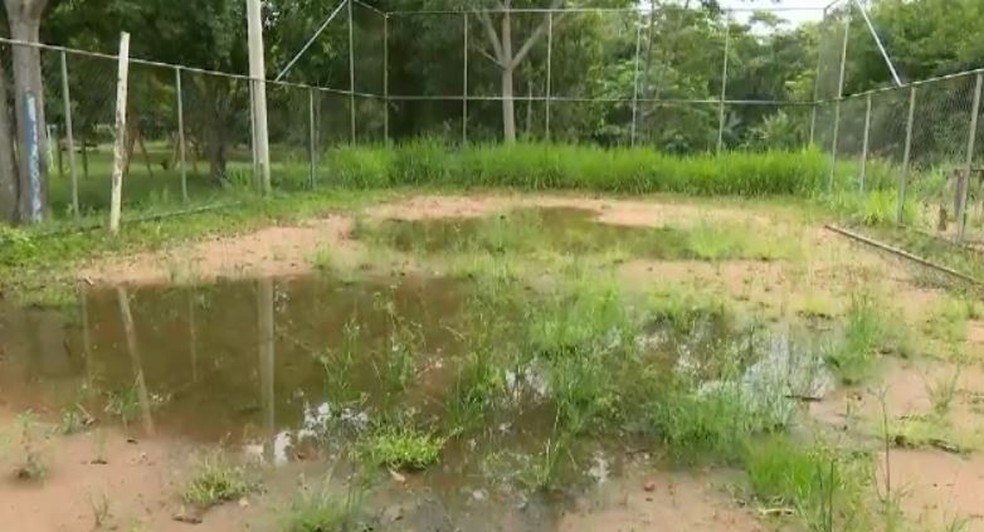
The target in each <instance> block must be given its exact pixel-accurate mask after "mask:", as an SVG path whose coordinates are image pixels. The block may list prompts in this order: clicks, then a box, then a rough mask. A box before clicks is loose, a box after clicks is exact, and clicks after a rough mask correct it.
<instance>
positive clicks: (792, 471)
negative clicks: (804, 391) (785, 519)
mask: <svg viewBox="0 0 984 532" xmlns="http://www.w3.org/2000/svg"><path fill="white" fill-rule="evenodd" d="M744 467H745V470H746V471H747V475H748V481H749V486H750V488H751V490H752V493H753V494H754V496H755V498H756V500H757V501H758V502H759V504H760V505H761V506H762V508H763V513H765V514H767V515H768V514H773V513H775V514H780V515H781V514H782V513H785V512H787V511H791V512H792V513H794V514H795V515H796V516H797V517H798V518H799V519H800V520H801V521H802V522H803V523H804V524H806V527H807V528H808V529H810V530H817V531H825V532H833V531H834V530H865V529H866V526H868V525H869V524H868V523H867V522H866V521H865V519H866V515H865V508H864V505H865V502H866V490H867V489H868V483H869V479H870V478H871V476H870V471H869V469H870V463H869V460H868V459H867V458H866V457H864V456H855V455H845V454H844V453H842V452H838V451H836V450H834V449H831V448H829V447H826V446H824V445H823V444H815V445H812V446H811V445H808V444H804V443H803V442H796V441H793V440H792V439H791V438H790V437H789V436H786V435H774V436H768V437H765V438H761V439H756V440H753V441H751V442H750V444H749V445H747V447H746V449H745V456H744Z"/></svg>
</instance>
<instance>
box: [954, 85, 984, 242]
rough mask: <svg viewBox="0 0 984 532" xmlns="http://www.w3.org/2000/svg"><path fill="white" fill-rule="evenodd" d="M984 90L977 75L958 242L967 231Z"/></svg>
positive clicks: (959, 215)
mask: <svg viewBox="0 0 984 532" xmlns="http://www.w3.org/2000/svg"><path fill="white" fill-rule="evenodd" d="M982 89H984V73H981V72H978V73H977V83H976V84H975V85H974V106H973V109H972V110H971V115H970V133H969V135H968V137H967V164H966V166H965V167H964V175H963V179H964V186H963V188H962V190H961V192H960V202H959V204H958V206H957V242H963V239H964V233H965V232H966V229H967V194H968V193H969V192H970V172H971V168H972V167H973V165H974V148H975V147H976V146H975V144H976V142H977V123H978V117H979V116H980V114H981V90H982Z"/></svg>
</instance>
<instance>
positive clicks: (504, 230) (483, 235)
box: [360, 208, 798, 260]
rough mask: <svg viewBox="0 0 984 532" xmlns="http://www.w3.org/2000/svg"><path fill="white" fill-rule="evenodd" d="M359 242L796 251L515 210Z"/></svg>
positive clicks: (705, 233)
mask: <svg viewBox="0 0 984 532" xmlns="http://www.w3.org/2000/svg"><path fill="white" fill-rule="evenodd" d="M360 235H361V237H362V238H364V239H368V240H370V241H373V242H380V243H383V244H386V245H389V246H392V247H394V248H396V249H398V250H400V251H404V252H411V253H417V254H427V253H448V252H455V253H480V254H492V255H503V254H512V253H516V254H531V255H535V254H541V253H545V252H554V253H558V254H577V255H586V254H593V253H598V254H602V253H606V252H611V253H625V254H628V255H631V256H639V257H645V258H649V259H659V260H728V259H754V260H775V259H783V258H791V257H792V256H795V254H796V253H797V252H798V250H797V249H796V246H797V243H796V242H794V241H789V240H776V239H767V238H763V237H762V236H761V234H760V233H759V232H757V231H756V227H754V226H753V225H752V224H748V223H746V224H741V223H733V224H724V223H698V224H697V225H696V226H694V227H659V228H651V227H625V226H619V225H614V224H607V223H602V222H598V221H596V220H595V218H594V214H593V213H592V212H591V211H586V210H579V209H564V208H544V209H516V210H513V211H510V212H507V213H503V214H499V215H493V216H488V217H483V218H467V219H461V218H438V219H433V220H414V221H404V220H386V221H382V222H378V223H376V224H372V225H367V226H364V227H363V228H362V230H361V231H360Z"/></svg>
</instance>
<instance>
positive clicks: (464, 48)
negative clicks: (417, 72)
mask: <svg viewBox="0 0 984 532" xmlns="http://www.w3.org/2000/svg"><path fill="white" fill-rule="evenodd" d="M462 21H463V22H462V34H463V35H464V38H463V39H462V45H461V57H462V65H463V66H462V68H461V78H462V79H461V87H462V88H461V144H466V143H467V142H468V12H467V11H466V12H464V13H462ZM547 76H548V77H549V74H547Z"/></svg>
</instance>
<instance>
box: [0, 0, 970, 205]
mask: <svg viewBox="0 0 984 532" xmlns="http://www.w3.org/2000/svg"><path fill="white" fill-rule="evenodd" d="M365 3H366V4H368V5H370V6H372V7H375V8H376V9H379V10H380V11H384V12H386V11H395V10H400V11H407V12H412V11H418V10H446V11H451V12H453V13H450V14H439V15H424V14H407V15H392V16H390V18H389V21H388V30H389V46H388V49H387V50H386V51H387V52H388V56H389V57H388V59H389V71H388V73H387V74H388V81H389V92H390V94H391V95H393V96H397V97H398V96H414V95H418V96H419V95H429V96H452V97H457V96H461V95H462V94H463V93H464V90H465V88H464V72H463V65H464V53H463V52H464V50H465V49H467V53H468V90H467V94H468V95H469V96H471V97H473V98H474V99H472V100H470V101H469V102H468V105H467V108H468V111H467V112H468V119H467V124H466V128H467V133H468V138H469V140H471V141H492V140H499V139H504V140H506V141H512V140H514V139H544V138H545V137H546V114H547V106H546V104H545V103H544V102H543V101H542V99H538V98H542V97H543V96H545V95H546V94H547V63H548V61H547V48H548V47H547V37H548V35H547V34H548V32H547V23H548V21H547V19H546V15H544V14H542V13H513V14H507V12H506V8H513V9H517V8H518V9H522V8H544V7H588V6H590V7H604V8H629V9H624V10H623V11H618V12H614V11H609V12H577V13H568V14H565V15H555V16H554V17H553V20H552V26H553V28H552V29H553V32H552V33H553V39H552V54H551V57H550V66H551V69H550V70H551V71H550V93H551V95H553V96H554V97H557V98H558V100H557V101H554V102H553V103H552V104H551V106H550V136H551V139H553V140H556V141H563V142H590V143H596V144H601V145H619V144H627V143H628V142H629V141H630V138H631V136H632V123H633V120H632V115H633V108H632V105H631V102H629V101H627V100H631V99H632V97H633V95H634V94H637V95H638V97H639V98H640V99H641V100H642V101H643V103H640V104H639V106H638V107H637V109H636V113H637V116H636V123H637V128H636V132H635V134H636V141H637V143H638V144H641V145H647V146H652V147H653V148H655V149H659V150H663V151H668V152H674V153H688V152H695V151H705V150H711V149H713V148H714V146H715V144H716V142H717V136H718V131H719V125H720V124H721V123H723V130H722V131H723V139H722V140H723V143H724V145H725V146H726V147H727V148H732V149H738V148H742V149H762V148H765V147H780V148H788V147H797V146H802V145H803V144H804V143H805V142H806V136H807V135H808V133H809V116H810V107H809V106H794V105H778V104H777V105H753V104H734V105H727V106H725V109H724V115H723V121H722V120H721V118H722V117H721V115H720V114H719V113H720V108H719V106H718V105H717V104H716V103H715V102H714V100H716V99H718V98H720V96H721V90H722V82H723V74H724V73H723V66H724V59H725V42H727V50H728V74H727V92H726V98H727V99H729V100H737V101H746V100H747V101H753V100H755V101H777V102H807V101H811V100H812V99H813V91H814V80H815V78H816V75H817V60H818V57H820V59H821V60H822V63H823V64H822V65H821V67H822V68H821V69H820V76H821V78H822V79H821V80H820V81H821V83H824V84H825V83H829V78H830V75H829V74H830V72H831V70H832V69H833V68H834V67H832V66H830V65H831V64H832V63H831V58H830V57H827V56H828V55H830V54H826V51H827V50H828V48H830V47H831V46H832V45H831V43H836V42H837V39H836V33H832V32H831V30H830V28H829V27H822V26H821V24H819V23H805V24H799V25H792V24H786V23H784V21H783V20H782V19H781V18H780V16H779V15H781V13H779V14H776V13H769V12H760V13H755V14H752V15H741V16H738V15H734V14H729V13H728V12H726V11H725V10H723V9H722V8H721V6H720V5H719V3H718V2H717V1H716V0H653V1H651V2H650V1H649V0H642V1H637V0H481V1H466V0H365ZM871 4H872V6H871V7H872V17H873V19H874V20H875V23H876V26H877V28H878V30H879V32H880V33H881V35H882V37H883V39H884V40H885V42H886V44H887V46H888V48H889V50H890V51H891V53H892V55H893V57H895V58H896V59H897V60H898V64H899V67H900V70H901V71H902V72H903V75H904V76H905V77H906V79H907V80H914V79H920V78H923V77H926V76H932V75H939V74H945V73H951V72H956V71H959V70H963V69H967V68H971V67H976V66H981V65H982V64H984V44H982V43H981V41H980V40H979V39H975V38H974V34H975V32H974V29H975V28H974V27H973V25H974V21H975V20H980V19H981V15H984V0H875V1H874V2H871ZM954 4H960V5H959V6H956V5H954ZM335 5H336V2H333V1H326V0H265V2H264V14H265V24H266V45H267V65H268V69H269V72H268V76H269V77H273V76H275V75H276V72H277V71H278V70H279V69H280V68H281V67H283V66H284V65H285V64H286V63H287V62H288V61H289V60H290V58H291V57H292V56H293V54H294V53H295V52H296V51H297V50H298V49H299V48H300V47H301V46H302V45H303V44H304V42H305V41H306V40H307V39H308V37H309V36H310V35H311V34H312V33H313V32H314V31H315V29H316V28H317V27H318V26H319V25H320V24H321V22H322V21H323V19H324V17H325V16H326V15H327V14H328V12H329V11H330V10H332V9H333V8H334V7H335ZM5 7H6V10H5V11H4V13H3V16H4V17H5V18H6V19H7V20H6V21H4V22H5V23H4V24H2V26H3V27H4V28H9V33H8V34H7V36H9V37H12V38H15V39H19V40H28V41H32V40H40V41H41V42H46V43H50V44H56V45H64V46H69V47H73V48H81V49H86V50H93V51H101V52H106V53H114V52H115V50H116V47H117V44H118V38H119V32H120V31H121V30H128V31H131V32H132V33H133V34H134V39H133V41H132V45H131V46H132V50H131V55H132V56H133V57H139V58H144V59H150V60H156V61H161V62H167V63H174V64H181V65H187V66H191V67H198V68H204V69H209V70H216V71H222V72H232V73H245V72H246V71H247V48H246V24H245V2H244V0H187V1H184V2H172V1H166V0H140V1H135V0H5ZM632 7H636V8H637V9H631V8H632ZM842 9H845V8H842ZM836 14H837V13H834V15H836ZM353 20H354V21H355V28H354V40H353V42H354V46H355V48H354V50H352V51H353V52H354V55H355V58H356V62H355V65H354V67H355V68H354V70H355V87H354V89H355V90H356V91H359V92H366V93H374V94H381V93H382V92H383V57H384V40H383V19H382V17H381V16H380V15H378V13H375V12H373V11H372V10H371V9H369V8H367V7H365V6H363V5H360V4H355V6H354V7H353ZM345 21H346V13H344V11H343V13H342V14H341V15H340V16H339V18H337V19H336V20H335V21H334V22H333V23H332V24H331V25H330V26H329V27H328V29H327V31H326V32H325V33H324V34H323V35H322V36H321V38H320V39H318V41H317V42H316V43H315V45H314V46H313V47H312V48H311V49H310V50H309V51H308V52H307V54H306V55H305V56H304V57H303V58H302V59H301V60H300V61H299V62H298V63H297V64H296V66H295V67H294V68H293V69H292V71H291V72H290V73H289V75H288V76H287V79H288V80H289V81H294V82H299V83H307V84H311V85H317V86H329V87H334V88H339V89H348V86H349V63H348V61H349V52H350V50H349V39H348V28H347V26H346V24H345ZM466 24H467V32H468V40H467V43H466V42H465V41H464V31H465V25H466ZM849 27H850V32H851V35H850V38H851V41H850V42H851V47H850V53H849V58H850V59H849V62H848V72H847V85H846V91H847V92H849V93H850V92H856V91H860V90H865V89H869V88H873V87H878V86H883V85H885V84H887V83H890V81H891V78H890V77H889V74H888V70H887V68H886V67H885V64H884V61H883V60H882V59H881V57H880V55H879V54H878V51H877V49H876V48H875V46H874V41H873V40H872V39H871V37H870V35H868V33H867V29H866V28H865V27H864V25H863V21H862V20H861V18H860V17H853V19H852V21H851V23H850V26H849ZM835 47H836V46H835ZM637 48H638V51H639V53H638V57H639V63H638V66H637V63H636V58H637ZM818 54H820V55H819V56H818ZM3 55H4V57H3V61H0V65H2V66H3V67H4V68H3V71H2V72H0V76H2V81H3V82H2V83H0V98H2V99H3V100H4V101H6V102H7V104H8V105H7V107H6V111H7V112H6V113H0V217H2V218H5V219H8V220H13V221H28V219H29V217H30V216H29V214H30V211H31V209H30V206H29V205H27V204H26V203H25V202H26V201H27V198H28V196H29V195H28V194H27V191H28V185H29V183H30V175H29V174H30V171H31V169H30V168H27V167H26V164H25V163H26V160H27V159H28V158H27V157H23V156H22V155H23V154H25V153H26V150H27V146H28V144H27V139H26V138H24V137H25V134H26V133H27V129H26V128H25V127H23V126H22V122H24V121H25V120H26V116H22V114H24V111H25V109H26V108H27V107H26V106H25V104H24V102H22V101H21V100H22V99H23V98H24V95H25V94H27V92H31V93H32V94H35V95H37V96H36V98H37V101H36V105H37V111H38V113H37V116H38V118H39V119H40V121H41V127H40V128H39V132H38V133H37V134H38V138H37V139H35V140H36V141H37V144H38V145H40V146H42V147H43V146H44V143H45V142H47V139H46V135H44V131H45V130H44V124H45V122H46V121H52V122H56V123H60V122H61V121H62V116H61V115H63V114H64V110H63V109H61V105H60V104H58V103H57V102H54V101H52V100H54V99H56V98H55V97H57V95H58V92H57V88H55V87H50V86H48V87H46V86H45V85H46V84H47V85H51V84H52V83H56V82H58V81H59V79H60V78H58V77H57V76H56V75H49V74H57V69H56V68H55V66H56V65H55V64H54V62H53V61H54V58H49V57H47V56H46V55H45V54H40V53H38V52H37V51H36V50H34V49H31V48H27V47H20V46H13V47H9V46H8V47H4V48H3ZM835 59H836V58H835ZM72 67H73V68H72V71H71V74H70V78H71V85H72V90H73V92H74V93H75V94H74V96H75V98H74V100H75V101H73V108H72V113H73V118H74V119H75V130H76V135H77V136H79V137H81V138H82V139H83V141H82V144H83V146H84V145H85V142H86V141H85V139H87V138H93V139H94V138H96V137H98V132H99V129H100V127H105V126H106V125H107V124H111V123H112V106H113V101H112V100H113V98H112V96H113V87H112V86H111V81H112V79H111V78H110V79H109V83H107V80H106V79H101V80H98V81H91V80H92V79H93V76H92V74H91V72H92V71H93V70H94V69H95V68H101V69H106V68H110V70H109V72H112V70H111V69H112V67H111V66H110V67H107V64H106V63H105V62H102V63H99V65H98V67H97V65H96V61H95V60H93V64H92V65H91V67H90V65H87V64H84V63H83V64H74V65H72ZM132 76H133V77H132V80H131V98H130V103H129V107H130V109H129V113H130V116H131V124H132V126H131V129H132V131H128V132H127V135H128V137H127V146H128V151H129V152H130V153H131V154H132V152H133V151H134V150H139V149H141V145H142V143H143V142H144V140H145V139H154V140H170V139H172V138H173V133H174V131H175V124H174V116H175V106H176V92H175V88H174V73H173V71H170V70H167V69H152V68H135V69H134V72H133V74H132ZM87 80H90V81H87ZM637 84H638V85H637ZM637 87H638V92H636V91H637ZM269 90H270V97H269V99H270V108H271V123H270V134H271V142H272V143H274V144H275V145H278V144H282V145H291V146H297V147H301V146H304V145H305V143H306V140H305V139H306V126H307V95H306V94H304V93H303V92H301V91H297V90H290V89H280V88H276V87H271V88H270V89H269ZM80 93H84V95H83V94H80ZM90 93H91V94H95V93H101V94H103V96H102V97H98V98H97V97H91V96H89V94H90ZM510 93H511V94H512V95H513V96H514V97H515V100H513V99H510V98H503V95H509V94H510ZM45 95H47V96H48V98H47V100H48V101H47V102H46V101H45V98H44V96H45ZM531 97H532V98H531ZM592 99H602V100H604V101H591V100H592ZM615 100H621V101H615ZM649 100H660V101H659V102H658V103H653V102H649ZM248 101H249V88H248V84H247V83H245V82H242V81H237V80H233V79H228V78H221V77H215V76H205V75H188V76H186V78H185V80H184V85H183V103H184V105H185V116H186V131H187V134H188V137H189V143H190V145H191V149H193V150H194V151H196V152H197V153H198V154H200V155H201V157H202V158H203V160H205V161H207V163H208V171H207V175H208V177H209V178H210V179H211V180H213V181H215V182H219V181H221V180H222V179H224V178H226V177H227V159H228V158H229V153H230V152H231V151H234V150H237V149H238V148H237V147H243V146H248V143H249V135H250V133H249V131H250V130H249V123H248V121H249V115H248V112H245V110H246V109H247V108H248ZM692 101H695V102H700V103H694V102H692ZM354 103H355V105H356V112H357V135H356V136H357V139H358V140H360V141H381V140H382V124H383V115H384V113H386V112H387V109H386V108H385V104H384V103H383V102H382V101H381V99H379V98H362V97H359V98H356V99H355V102H354ZM349 105H350V100H349V98H348V97H346V96H333V97H326V98H322V99H319V102H318V107H319V109H318V120H319V132H320V136H321V137H322V138H320V139H319V140H320V142H321V143H322V144H324V143H329V142H339V141H347V140H348V139H349V134H348V133H349V132H348V125H349V124H348V113H349V107H348V106H349ZM45 111H47V113H45ZM462 113H463V105H462V102H461V101H460V99H457V98H449V99H446V100H440V99H438V100H428V101H420V100H411V99H402V98H394V99H393V100H391V102H390V108H389V109H388V114H389V125H390V135H391V136H392V137H393V138H395V139H405V138H410V137H416V136H420V135H433V136H439V137H444V138H446V139H448V140H456V139H459V138H461V127H462V126H461V120H462ZM941 122H945V117H941ZM42 149H43V148H42ZM196 160H197V159H196ZM148 166H149V164H148ZM165 166H166V165H165ZM40 171H41V178H42V179H46V176H47V168H46V163H45V162H44V161H42V168H40Z"/></svg>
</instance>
